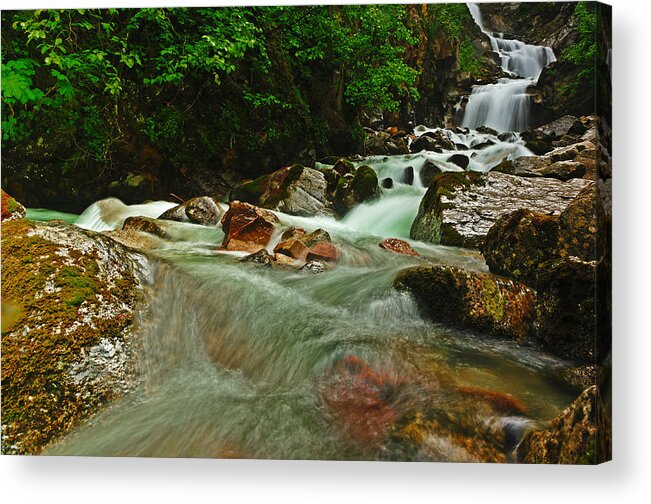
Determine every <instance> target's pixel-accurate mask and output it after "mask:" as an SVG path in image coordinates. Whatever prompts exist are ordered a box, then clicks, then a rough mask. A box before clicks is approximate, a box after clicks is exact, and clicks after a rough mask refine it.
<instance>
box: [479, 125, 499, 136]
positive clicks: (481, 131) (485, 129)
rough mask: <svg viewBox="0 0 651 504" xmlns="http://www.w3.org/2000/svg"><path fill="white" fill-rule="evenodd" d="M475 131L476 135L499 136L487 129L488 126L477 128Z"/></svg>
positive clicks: (492, 130)
mask: <svg viewBox="0 0 651 504" xmlns="http://www.w3.org/2000/svg"><path fill="white" fill-rule="evenodd" d="M476 131H477V133H483V134H484V135H493V136H497V135H498V134H499V133H498V132H497V131H496V130H494V129H493V128H489V127H488V126H479V127H478V128H477V129H476Z"/></svg>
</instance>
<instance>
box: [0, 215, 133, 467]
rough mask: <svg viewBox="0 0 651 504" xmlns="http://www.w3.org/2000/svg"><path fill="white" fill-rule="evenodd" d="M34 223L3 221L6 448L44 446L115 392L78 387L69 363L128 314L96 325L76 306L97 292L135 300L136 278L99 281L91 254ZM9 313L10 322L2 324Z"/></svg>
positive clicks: (117, 330) (127, 320)
mask: <svg viewBox="0 0 651 504" xmlns="http://www.w3.org/2000/svg"><path fill="white" fill-rule="evenodd" d="M33 227H34V223H32V222H31V221H28V220H24V219H21V220H15V221H7V222H3V223H2V304H3V328H2V329H3V332H2V356H1V357H2V369H1V372H2V422H3V443H2V451H3V453H32V454H34V453H39V452H40V451H41V450H42V449H43V447H45V446H47V445H48V444H49V443H50V442H51V441H52V440H54V439H56V438H57V437H59V436H60V435H61V434H62V433H64V432H65V431H67V430H68V429H69V428H70V427H71V426H73V425H75V424H76V423H77V422H78V421H79V420H80V419H82V418H84V417H86V416H87V415H88V414H89V413H90V412H92V411H94V410H95V408H96V407H97V406H98V405H99V404H101V403H102V402H103V401H105V400H107V399H109V398H110V397H111V393H106V392H102V393H97V394H95V393H93V394H81V393H79V392H80V389H79V387H78V386H77V385H75V384H74V383H72V382H71V380H70V378H69V369H70V365H71V364H72V363H73V362H76V361H77V360H78V359H79V358H80V356H81V355H82V354H83V351H84V350H85V351H87V350H88V349H89V348H90V347H92V346H94V345H96V344H97V343H99V341H100V340H101V339H102V338H103V337H112V336H113V337H114V336H119V335H120V334H121V333H122V331H123V330H124V328H125V327H127V326H128V325H130V324H131V323H132V317H131V315H130V314H126V315H125V314H122V315H118V316H116V317H105V318H102V319H99V318H94V319H93V325H94V326H91V325H89V324H83V323H82V324H79V321H80V318H79V312H78V309H79V306H80V305H81V304H82V303H84V302H88V303H95V302H97V296H98V295H100V294H101V295H102V297H103V299H104V300H115V301H116V302H117V301H120V302H126V303H131V302H132V300H133V297H134V295H133V294H129V289H128V286H129V285H131V286H132V285H133V283H134V282H135V279H134V278H133V277H129V276H128V275H126V276H124V277H123V278H122V279H121V280H120V283H117V282H116V287H113V288H112V289H108V288H107V287H106V286H105V285H102V284H100V283H99V281H98V277H97V275H98V273H99V266H98V264H97V259H96V258H95V257H93V256H92V254H80V253H78V252H76V251H75V250H73V249H68V255H67V256H66V255H62V254H60V252H61V247H60V246H59V245H57V244H54V243H52V242H50V241H48V240H46V239H44V238H42V237H40V236H28V234H27V233H28V232H29V231H30V229H32V228H33ZM71 260H72V261H74V265H71V264H70V261H71ZM46 286H50V288H47V289H46ZM116 288H117V291H116ZM133 290H134V289H133V288H131V289H130V291H131V292H133ZM5 313H8V314H10V316H11V319H12V321H11V322H12V323H11V324H6V325H5V324H4V316H5ZM23 328H24V329H23ZM27 328H29V330H27Z"/></svg>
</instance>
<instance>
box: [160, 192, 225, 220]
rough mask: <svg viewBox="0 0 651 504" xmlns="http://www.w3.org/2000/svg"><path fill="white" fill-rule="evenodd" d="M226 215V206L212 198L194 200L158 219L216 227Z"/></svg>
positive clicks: (202, 197)
mask: <svg viewBox="0 0 651 504" xmlns="http://www.w3.org/2000/svg"><path fill="white" fill-rule="evenodd" d="M224 213H226V206H225V205H222V204H221V203H219V202H218V201H216V200H215V199H214V198H211V197H210V196H200V197H197V198H192V199H189V200H188V201H186V202H185V203H182V204H181V205H178V206H176V207H174V208H170V209H169V210H167V211H165V212H163V213H162V214H161V215H160V216H159V217H158V218H159V219H163V220H173V221H178V222H192V223H194V224H201V225H203V226H216V225H217V224H219V221H220V220H221V218H222V217H223V216H224Z"/></svg>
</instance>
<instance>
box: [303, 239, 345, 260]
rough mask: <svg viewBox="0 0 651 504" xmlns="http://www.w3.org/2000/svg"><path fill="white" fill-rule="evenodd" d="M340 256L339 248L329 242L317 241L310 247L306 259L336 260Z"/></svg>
mask: <svg viewBox="0 0 651 504" xmlns="http://www.w3.org/2000/svg"><path fill="white" fill-rule="evenodd" d="M340 257H341V251H340V250H339V248H338V247H337V246H336V245H334V244H333V243H330V242H318V243H316V244H315V245H313V246H312V247H311V248H310V251H309V252H308V254H307V260H308V261H329V262H336V261H338V260H339V258H340Z"/></svg>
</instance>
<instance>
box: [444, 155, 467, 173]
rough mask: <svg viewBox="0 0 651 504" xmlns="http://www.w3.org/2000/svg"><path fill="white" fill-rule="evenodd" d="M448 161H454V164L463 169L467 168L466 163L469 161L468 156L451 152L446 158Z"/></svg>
mask: <svg viewBox="0 0 651 504" xmlns="http://www.w3.org/2000/svg"><path fill="white" fill-rule="evenodd" d="M448 163H454V164H455V165H457V166H459V167H461V168H463V169H464V170H465V169H466V168H468V164H469V163H470V158H469V157H468V156H466V155H464V154H453V155H452V156H450V157H449V158H448Z"/></svg>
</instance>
